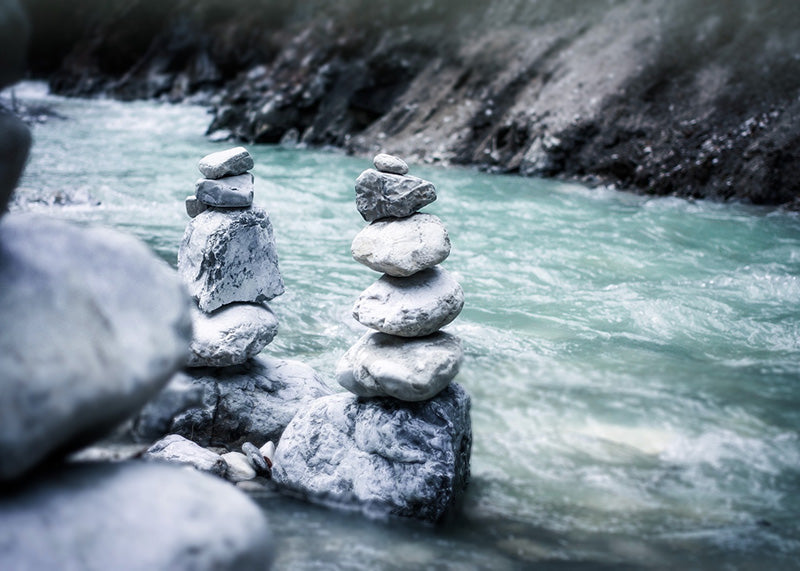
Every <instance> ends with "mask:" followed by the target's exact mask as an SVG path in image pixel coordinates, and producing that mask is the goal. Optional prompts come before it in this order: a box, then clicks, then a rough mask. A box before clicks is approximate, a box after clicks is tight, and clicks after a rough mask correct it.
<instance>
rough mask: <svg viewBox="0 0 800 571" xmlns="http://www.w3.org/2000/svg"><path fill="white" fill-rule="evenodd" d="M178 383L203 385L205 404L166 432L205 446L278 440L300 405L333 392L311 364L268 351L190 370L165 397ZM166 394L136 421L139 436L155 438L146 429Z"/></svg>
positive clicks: (176, 420) (181, 416)
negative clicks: (235, 361) (243, 359)
mask: <svg viewBox="0 0 800 571" xmlns="http://www.w3.org/2000/svg"><path fill="white" fill-rule="evenodd" d="M174 383H189V384H191V385H194V386H196V387H201V388H202V391H203V403H202V405H200V406H195V407H191V408H188V409H186V410H185V411H183V412H180V413H178V414H176V415H175V417H174V418H172V419H171V421H170V422H169V423H164V424H167V426H166V431H165V433H166V432H169V433H174V434H180V435H182V436H185V437H186V438H190V439H191V440H193V441H195V442H197V443H198V444H201V445H202V446H210V445H220V444H224V445H228V446H241V445H242V444H243V443H244V442H247V441H250V442H257V443H259V444H260V443H262V442H267V441H268V440H278V439H279V438H280V436H281V434H282V433H283V430H284V429H285V428H286V425H287V424H289V421H290V420H291V419H292V417H293V416H294V415H295V413H297V411H298V410H299V409H301V408H303V407H305V406H307V405H308V404H309V403H310V402H312V401H313V400H314V399H317V398H319V397H321V396H325V395H328V394H330V393H331V390H330V388H328V386H327V385H326V384H325V382H324V381H323V380H322V378H320V377H319V375H317V373H316V372H315V371H314V369H312V368H311V367H309V366H308V365H304V364H303V363H300V362H298V361H284V360H282V359H276V358H273V357H266V356H258V357H255V358H254V359H251V360H249V361H247V362H245V363H244V364H242V365H236V366H233V367H225V368H200V369H190V370H187V371H186V372H184V373H181V374H179V375H176V378H175V379H174V380H173V381H172V382H170V385H168V387H167V391H166V393H165V394H166V396H167V398H169V388H170V387H171V386H172V385H173V384H174ZM162 398H164V394H162V395H160V396H158V397H156V398H155V399H154V401H153V403H152V404H151V405H149V406H148V408H145V409H144V410H143V411H142V413H141V414H140V415H139V416H138V417H137V418H136V419H135V420H134V424H133V434H134V437H136V438H137V439H140V438H152V436H153V435H152V432H145V431H143V430H142V428H145V429H152V427H153V426H154V425H156V424H157V423H156V422H154V420H153V419H151V418H149V417H148V415H149V414H150V413H151V411H156V412H159V411H163V410H164V409H163V408H162V407H161V406H160V404H159V401H160V400H161V399H162ZM159 417H160V415H159ZM162 426H163V424H162ZM159 436H161V435H159Z"/></svg>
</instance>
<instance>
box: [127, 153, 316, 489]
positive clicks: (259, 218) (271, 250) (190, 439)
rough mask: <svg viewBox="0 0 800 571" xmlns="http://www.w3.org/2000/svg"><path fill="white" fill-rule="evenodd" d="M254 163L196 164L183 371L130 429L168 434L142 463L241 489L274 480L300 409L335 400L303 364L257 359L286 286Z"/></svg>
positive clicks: (150, 435)
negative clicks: (278, 451) (179, 468)
mask: <svg viewBox="0 0 800 571" xmlns="http://www.w3.org/2000/svg"><path fill="white" fill-rule="evenodd" d="M253 166H254V163H253V158H252V157H251V155H250V153H249V152H248V151H247V150H246V149H245V148H243V147H236V148H233V149H228V150H225V151H220V152H216V153H212V154H210V155H208V156H206V157H204V158H203V159H201V160H200V162H199V164H198V168H199V170H200V172H201V173H202V174H203V175H204V177H205V178H202V179H200V180H198V181H197V183H196V185H195V194H194V195H193V196H189V197H188V198H187V199H186V212H187V214H188V215H189V216H190V217H191V218H192V220H191V221H190V222H189V224H188V226H187V228H186V231H185V233H184V236H183V241H182V243H181V246H180V250H179V252H178V272H179V275H180V277H181V278H182V280H183V282H184V283H185V285H186V286H187V289H188V291H189V294H190V295H191V297H192V298H193V300H194V304H193V307H192V325H193V337H192V342H191V346H190V355H189V359H188V361H187V363H186V365H187V369H186V370H185V371H184V372H183V373H181V374H179V375H177V376H176V377H175V378H173V379H172V381H171V382H170V384H169V385H168V386H167V387H166V388H165V390H164V391H162V393H161V394H160V395H159V397H158V398H156V399H155V400H154V401H152V402H150V403H149V404H148V405H147V406H146V407H145V408H144V410H143V411H142V413H141V414H140V415H139V416H138V417H137V419H136V420H135V421H134V427H133V431H134V435H135V436H136V437H137V439H139V440H143V441H149V442H152V441H153V439H155V438H160V437H162V436H164V435H165V434H166V435H167V436H166V437H164V438H162V439H161V440H159V441H158V442H156V443H155V444H154V445H153V446H152V447H151V448H150V449H149V450H148V452H147V454H146V457H148V458H154V459H161V460H167V461H172V462H182V463H186V464H191V465H193V466H195V467H196V468H198V469H200V470H202V471H206V472H211V473H215V474H217V475H220V476H223V477H227V478H228V479H230V480H232V481H235V482H241V481H245V480H251V479H253V478H255V477H256V475H262V476H266V477H269V468H270V464H271V458H272V455H273V451H274V444H273V441H277V439H278V438H279V437H280V435H281V433H282V432H283V429H284V428H285V427H286V425H287V424H288V423H289V421H290V420H291V418H292V417H293V416H294V414H295V413H296V411H297V409H298V408H299V407H300V406H301V405H302V404H305V403H306V402H310V401H311V400H313V399H315V398H318V397H320V396H323V395H327V394H329V393H330V391H329V389H328V388H327V387H326V386H325V384H324V382H323V381H322V379H321V378H320V377H319V376H318V375H317V374H316V373H315V372H314V370H313V369H311V368H310V367H308V366H307V365H304V364H302V363H299V362H296V361H284V360H281V359H276V358H272V357H265V356H263V357H262V356H259V353H260V352H261V351H262V350H263V349H264V348H265V347H266V346H267V345H268V344H269V343H270V342H271V341H272V340H273V339H274V337H275V335H276V333H277V331H278V320H277V318H276V316H275V314H274V313H273V312H272V310H271V309H270V308H269V306H268V305H267V304H266V302H267V301H269V300H271V299H273V298H275V297H277V296H279V295H281V294H282V293H283V292H284V284H283V279H282V277H281V274H280V271H279V270H278V256H277V251H276V246H275V240H274V236H273V230H272V224H271V222H270V219H269V216H268V215H267V213H266V211H265V210H264V209H263V208H260V207H258V206H255V205H253V194H254V177H253V175H252V174H251V173H250V172H249V171H250V170H251V169H252V168H253ZM253 442H258V443H259V444H260V445H261V447H260V448H259V447H257V446H256V445H255V444H253ZM209 447H214V448H215V450H212V449H209ZM221 447H222V448H224V449H220V448H221ZM232 448H239V449H240V450H241V451H238V450H234V451H231V449H232ZM225 450H228V451H227V452H226V451H225ZM218 452H222V454H219V453H218Z"/></svg>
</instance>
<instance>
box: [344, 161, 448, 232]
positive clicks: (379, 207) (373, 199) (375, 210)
mask: <svg viewBox="0 0 800 571" xmlns="http://www.w3.org/2000/svg"><path fill="white" fill-rule="evenodd" d="M434 200H436V188H435V187H434V186H433V184H432V183H430V182H428V181H426V180H422V179H421V178H417V177H415V176H408V175H405V176H403V175H398V174H391V173H385V172H379V171H376V170H375V169H367V170H365V171H364V172H362V173H361V174H360V175H359V177H358V178H357V179H356V208H358V212H359V213H360V214H361V217H362V218H364V220H366V221H367V222H372V221H373V220H377V219H379V218H386V217H387V216H391V217H394V218H403V217H405V216H410V215H412V214H414V213H415V212H416V211H417V210H419V209H420V208H422V207H423V206H425V205H427V204H430V203H431V202H433V201H434Z"/></svg>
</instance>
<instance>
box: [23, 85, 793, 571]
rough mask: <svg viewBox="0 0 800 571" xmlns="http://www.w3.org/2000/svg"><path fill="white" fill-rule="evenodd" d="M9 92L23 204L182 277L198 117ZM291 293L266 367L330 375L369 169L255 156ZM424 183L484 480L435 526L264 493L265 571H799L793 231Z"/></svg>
mask: <svg viewBox="0 0 800 571" xmlns="http://www.w3.org/2000/svg"><path fill="white" fill-rule="evenodd" d="M17 95H18V96H19V97H21V98H22V99H24V100H27V101H30V102H39V103H42V102H44V103H47V104H48V105H50V106H52V107H53V108H54V110H55V111H57V112H58V113H59V114H61V115H63V117H64V118H63V119H58V118H50V119H49V120H48V121H46V122H44V123H42V124H38V125H36V126H34V128H33V133H34V139H35V142H34V148H33V151H32V157H31V159H30V162H29V165H28V168H27V172H26V174H25V176H24V178H23V180H22V182H21V188H20V190H19V192H18V196H17V199H16V202H15V204H14V208H15V209H18V210H29V211H35V212H41V213H43V214H47V215H51V216H55V217H58V218H64V219H69V220H73V221H76V222H78V223H80V224H101V225H108V226H112V227H115V228H118V229H120V230H123V231H126V232H131V233H133V234H136V235H138V236H139V237H141V238H142V239H143V240H144V241H145V242H147V243H148V244H149V245H150V246H151V247H152V248H153V249H154V250H155V251H156V252H157V253H158V254H159V255H160V256H162V257H163V258H164V259H165V260H167V261H168V262H169V263H171V264H173V265H174V264H175V260H176V256H177V249H178V244H179V241H180V238H181V235H182V233H183V229H184V228H185V226H186V224H187V222H188V217H187V216H186V214H185V211H184V206H183V199H184V197H185V196H187V195H188V194H191V193H192V192H193V189H194V181H195V179H196V178H198V176H199V173H198V172H197V170H196V163H197V160H198V159H199V158H200V157H201V156H203V155H204V154H206V153H208V152H211V151H214V150H219V149H221V148H224V147H225V144H224V143H222V144H220V143H216V144H215V143H211V142H209V141H208V140H206V139H205V138H204V136H203V132H204V129H205V126H206V124H207V122H208V120H209V117H208V115H207V114H206V112H205V110H204V109H202V108H199V107H192V106H168V105H159V104H153V103H118V102H113V101H106V100H96V101H85V100H65V99H60V98H55V97H51V96H47V95H46V92H45V91H44V90H43V88H42V87H41V86H39V85H36V84H31V85H23V86H21V87H19V88H18V92H17ZM249 149H250V151H251V153H252V154H253V155H254V158H255V161H256V167H255V169H254V171H253V172H254V174H255V176H256V203H257V204H260V205H261V206H263V207H265V208H266V209H267V210H268V212H269V213H270V216H271V219H272V222H273V225H274V228H275V232H276V240H277V244H278V252H279V256H280V268H281V271H282V273H283V275H284V278H285V281H286V294H285V295H283V296H282V297H279V298H277V299H275V300H273V302H271V306H272V308H273V309H274V311H275V312H276V313H277V314H278V316H279V318H280V323H281V329H280V332H279V335H278V337H277V338H276V340H275V341H274V342H273V343H272V344H271V345H270V346H268V347H267V349H266V350H265V352H266V353H269V354H272V355H276V356H279V357H287V358H293V359H300V360H303V361H305V362H307V363H309V364H311V365H312V366H313V367H315V368H316V369H317V370H318V371H319V372H320V373H321V374H323V375H324V376H325V377H327V378H328V379H331V377H332V374H333V370H334V366H335V364H336V361H337V360H338V358H339V357H340V356H341V355H342V353H344V351H345V350H346V349H347V348H348V347H349V346H350V345H351V344H352V343H353V342H354V341H355V340H356V339H357V338H358V337H359V336H360V334H361V332H362V328H361V326H360V325H358V324H357V323H356V322H355V321H354V320H353V319H352V317H351V316H350V308H351V306H352V302H353V301H354V299H355V297H356V296H357V295H358V293H359V292H360V291H361V290H363V289H364V288H366V287H367V286H368V285H369V284H370V283H372V281H374V280H375V279H376V278H377V277H378V276H377V274H375V273H373V272H371V271H370V270H368V269H367V268H365V267H363V266H361V265H360V264H358V263H356V262H355V261H353V260H352V258H351V257H350V255H349V246H350V242H351V240H352V238H353V236H354V235H355V234H356V233H357V232H358V231H359V229H360V228H362V227H363V225H364V222H363V221H362V220H361V218H360V216H359V214H358V213H357V211H356V209H355V205H354V192H353V181H354V180H355V178H356V177H357V176H358V174H359V173H360V172H361V171H362V170H363V169H365V168H368V167H369V166H370V162H369V161H368V160H365V159H362V158H352V157H346V156H343V155H341V154H337V153H333V152H320V151H310V150H300V149H287V148H281V147H273V146H259V145H251V146H249ZM412 174H415V175H418V176H422V177H424V178H427V179H429V180H431V181H433V182H434V183H435V184H436V187H437V190H438V194H439V199H438V200H437V201H436V202H435V203H434V204H432V205H431V206H430V207H428V208H426V211H428V212H431V213H434V214H436V215H438V216H439V217H440V218H441V219H442V220H443V221H444V223H445V224H446V226H447V227H448V229H449V232H450V236H451V239H452V243H453V252H452V254H451V256H450V258H449V259H448V260H447V261H446V262H445V263H444V265H445V267H446V268H448V269H449V270H451V271H452V272H454V273H455V274H456V276H457V277H458V279H459V280H460V282H461V283H462V285H463V287H464V290H465V293H466V300H467V301H466V306H465V309H464V311H463V313H462V314H461V316H460V317H459V318H458V319H457V320H456V321H455V322H454V323H453V324H452V325H451V326H450V327H449V328H448V329H449V331H451V332H453V333H455V334H457V335H459V336H460V337H461V338H462V339H463V341H464V346H465V350H466V357H465V360H464V363H463V366H462V371H461V373H460V374H459V376H458V379H457V381H458V382H460V383H461V384H462V385H463V386H464V387H465V388H466V389H467V390H468V391H469V393H470V394H471V395H472V399H473V409H472V419H473V431H474V446H473V454H472V480H471V484H470V487H469V491H468V494H467V496H466V498H465V501H464V505H463V507H462V509H461V510H460V511H459V512H458V513H457V514H455V515H454V517H453V518H452V520H451V521H449V522H448V523H447V524H444V525H440V526H435V527H430V526H424V525H419V524H416V523H413V522H406V521H395V520H390V521H377V522H376V521H369V520H366V519H364V518H362V517H361V516H359V515H355V514H348V513H339V512H335V511H331V510H328V509H325V508H320V507H314V506H308V505H305V504H303V503H301V502H298V501H296V500H292V499H288V498H282V497H280V496H275V495H264V496H263V497H257V498H256V499H257V500H258V501H259V502H260V503H261V505H263V507H264V510H265V511H266V512H267V514H268V516H269V519H270V522H271V525H272V528H273V530H274V533H275V536H276V547H277V559H276V568H277V569H292V570H294V569H301V570H304V569H305V570H312V569H313V570H320V569H499V570H504V569H531V568H533V569H550V568H553V569H621V568H623V569H624V568H689V569H697V568H703V569H724V568H728V569H752V568H758V569H790V568H797V567H796V566H798V565H800V517H798V516H800V436H798V428H799V427H800V219H799V218H798V216H797V215H796V214H791V213H785V212H781V211H778V210H775V209H767V208H755V207H751V206H743V205H729V204H714V203H709V202H689V201H685V200H679V199H672V198H646V197H640V196H634V195H631V194H627V193H622V192H616V191H611V190H606V189H593V190H592V189H587V188H583V187H581V186H579V185H575V184H566V183H562V182H554V181H544V180H537V179H524V178H517V177H509V176H495V175H486V174H481V173H478V172H474V171H472V170H463V169H443V168H434V167H426V166H418V165H412Z"/></svg>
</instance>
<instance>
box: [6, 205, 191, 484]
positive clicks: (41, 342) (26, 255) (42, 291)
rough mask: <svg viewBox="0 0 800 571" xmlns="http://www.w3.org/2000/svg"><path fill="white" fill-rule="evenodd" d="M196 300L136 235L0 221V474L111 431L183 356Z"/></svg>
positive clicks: (32, 219)
mask: <svg viewBox="0 0 800 571" xmlns="http://www.w3.org/2000/svg"><path fill="white" fill-rule="evenodd" d="M189 307H190V306H189V300H188V298H187V296H186V294H185V293H184V290H183V288H182V286H181V284H180V282H179V280H178V279H177V275H176V274H175V273H174V272H173V271H172V270H171V269H170V268H169V267H168V266H167V265H166V264H165V263H164V262H163V261H161V260H159V259H158V258H156V256H155V255H154V254H152V253H151V252H150V251H149V250H148V249H147V248H146V247H145V246H144V244H142V243H141V242H139V241H138V240H136V239H134V238H132V237H129V236H126V235H123V234H120V233H118V232H115V231H111V230H103V229H89V230H87V229H81V228H76V227H73V226H70V225H68V224H65V223H63V222H58V221H54V220H49V219H46V218H41V217H38V216H31V215H25V214H13V213H12V214H8V215H6V216H4V217H3V218H2V219H1V220H0V309H1V310H2V315H3V318H2V323H3V324H2V327H0V388H2V390H0V479H7V478H13V477H15V476H19V475H20V474H22V473H24V472H25V471H27V470H29V469H30V468H32V467H33V466H34V465H35V464H37V463H38V462H39V461H41V460H43V459H44V458H46V457H48V456H50V455H53V454H59V453H63V452H66V451H70V450H71V449H76V448H78V447H80V446H82V445H86V444H88V443H89V442H91V441H92V440H94V439H97V438H100V437H102V436H105V434H106V433H107V432H108V431H110V430H111V429H112V428H113V427H114V426H115V425H117V424H119V423H120V422H122V421H123V420H125V419H126V418H127V417H129V416H130V415H132V414H134V413H136V412H137V411H138V410H139V409H140V408H141V407H142V406H143V405H144V404H145V402H147V400H148V399H150V398H151V397H153V396H155V395H156V394H157V393H158V391H160V390H161V388H162V387H163V386H164V384H165V383H166V382H167V381H168V380H169V378H170V377H171V376H172V374H173V373H174V372H175V370H176V369H177V368H178V367H180V366H181V365H182V364H183V363H184V362H185V360H186V355H187V349H188V343H189V339H190V335H191V324H190V321H189Z"/></svg>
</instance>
